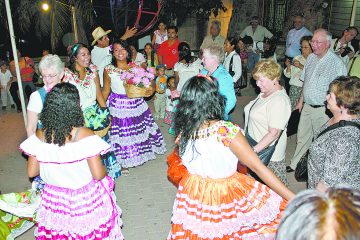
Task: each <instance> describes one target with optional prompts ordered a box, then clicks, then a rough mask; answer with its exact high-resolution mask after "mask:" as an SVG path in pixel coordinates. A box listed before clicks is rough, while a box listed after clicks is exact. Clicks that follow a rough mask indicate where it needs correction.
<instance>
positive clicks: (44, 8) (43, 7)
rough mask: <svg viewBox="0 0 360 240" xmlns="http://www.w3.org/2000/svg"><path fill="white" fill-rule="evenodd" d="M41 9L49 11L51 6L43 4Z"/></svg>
mask: <svg viewBox="0 0 360 240" xmlns="http://www.w3.org/2000/svg"><path fill="white" fill-rule="evenodd" d="M41 8H42V9H43V10H44V11H48V10H49V8H50V6H49V4H48V3H43V4H42V6H41Z"/></svg>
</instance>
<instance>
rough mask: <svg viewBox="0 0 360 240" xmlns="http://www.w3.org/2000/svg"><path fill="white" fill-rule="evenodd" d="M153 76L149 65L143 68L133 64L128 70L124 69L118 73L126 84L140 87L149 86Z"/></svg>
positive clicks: (152, 70)
mask: <svg viewBox="0 0 360 240" xmlns="http://www.w3.org/2000/svg"><path fill="white" fill-rule="evenodd" d="M154 77H155V75H154V69H152V68H150V67H148V68H147V69H144V68H141V67H138V66H134V67H132V68H130V69H129V70H128V71H124V72H122V73H121V74H120V78H121V79H124V80H125V82H126V83H127V84H130V85H135V86H137V87H140V88H149V87H150V86H151V81H152V80H153V79H154Z"/></svg>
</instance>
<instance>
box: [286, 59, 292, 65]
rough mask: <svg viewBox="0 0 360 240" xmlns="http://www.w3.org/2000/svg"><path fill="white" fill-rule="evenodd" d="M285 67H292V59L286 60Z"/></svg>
mask: <svg viewBox="0 0 360 240" xmlns="http://www.w3.org/2000/svg"><path fill="white" fill-rule="evenodd" d="M285 65H286V67H290V65H291V61H290V59H288V58H287V59H286V60H285Z"/></svg>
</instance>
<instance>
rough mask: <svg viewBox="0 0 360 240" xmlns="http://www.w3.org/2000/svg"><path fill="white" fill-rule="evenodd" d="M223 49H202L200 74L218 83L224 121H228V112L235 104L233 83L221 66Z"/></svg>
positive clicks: (211, 47) (212, 46)
mask: <svg viewBox="0 0 360 240" xmlns="http://www.w3.org/2000/svg"><path fill="white" fill-rule="evenodd" d="M224 56H225V53H224V48H223V47H220V46H218V45H210V46H207V47H206V48H204V49H203V54H202V62H203V64H204V69H203V70H201V74H204V75H207V76H211V77H213V78H215V80H216V81H218V84H219V93H220V95H222V96H223V97H224V98H225V117H224V119H225V120H230V119H229V117H230V112H231V110H233V109H234V107H235V104H236V96H235V90H234V82H233V79H232V77H231V75H230V73H229V72H228V71H227V70H226V69H225V67H224V66H223V65H222V64H221V63H222V62H223V61H224Z"/></svg>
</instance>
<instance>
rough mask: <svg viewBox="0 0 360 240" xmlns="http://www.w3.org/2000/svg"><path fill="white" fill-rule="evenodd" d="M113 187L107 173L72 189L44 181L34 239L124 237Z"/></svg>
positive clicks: (115, 239) (111, 239)
mask: <svg viewBox="0 0 360 240" xmlns="http://www.w3.org/2000/svg"><path fill="white" fill-rule="evenodd" d="M113 188H114V181H113V180H112V179H111V178H110V177H105V178H103V179H102V180H100V181H97V180H93V181H91V182H90V183H89V184H87V185H86V186H84V187H82V188H79V189H76V190H72V189H68V188H62V187H56V186H52V185H48V184H47V185H45V188H44V190H43V193H42V196H41V197H42V202H41V205H40V207H39V210H38V212H37V216H36V222H37V228H36V230H35V236H36V239H41V240H42V239H84V240H85V239H92V240H95V239H96V240H100V239H109V240H117V239H124V237H123V235H122V233H121V226H122V221H121V218H120V216H121V209H120V208H119V207H118V206H117V205H116V197H115V194H114V192H113Z"/></svg>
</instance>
